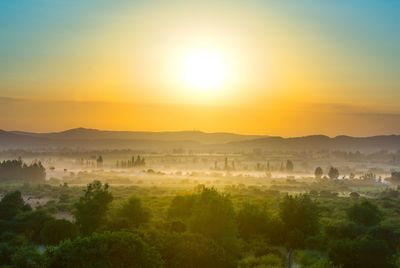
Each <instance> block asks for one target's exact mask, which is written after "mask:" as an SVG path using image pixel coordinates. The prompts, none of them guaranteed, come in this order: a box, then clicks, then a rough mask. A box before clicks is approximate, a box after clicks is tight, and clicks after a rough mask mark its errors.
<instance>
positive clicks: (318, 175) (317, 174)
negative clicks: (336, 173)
mask: <svg viewBox="0 0 400 268" xmlns="http://www.w3.org/2000/svg"><path fill="white" fill-rule="evenodd" d="M322 174H324V172H323V171H322V168H321V167H317V168H316V169H315V171H314V175H315V178H316V179H321V177H322Z"/></svg>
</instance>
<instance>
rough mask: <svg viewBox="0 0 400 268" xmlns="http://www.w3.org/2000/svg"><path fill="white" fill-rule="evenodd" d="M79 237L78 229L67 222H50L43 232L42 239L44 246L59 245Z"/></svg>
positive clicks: (41, 233)
mask: <svg viewBox="0 0 400 268" xmlns="http://www.w3.org/2000/svg"><path fill="white" fill-rule="evenodd" d="M77 235H78V229H77V227H76V226H75V225H74V224H73V223H71V222H69V221H67V220H63V219H62V220H53V221H48V222H47V223H46V224H45V225H44V227H43V229H42V231H41V232H40V237H41V240H42V243H43V244H44V245H58V243H60V242H61V241H64V240H66V239H74V238H76V237H77Z"/></svg>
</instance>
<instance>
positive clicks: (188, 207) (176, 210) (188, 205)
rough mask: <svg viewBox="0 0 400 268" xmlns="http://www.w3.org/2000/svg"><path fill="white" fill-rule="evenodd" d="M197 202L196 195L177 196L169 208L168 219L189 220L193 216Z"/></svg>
mask: <svg viewBox="0 0 400 268" xmlns="http://www.w3.org/2000/svg"><path fill="white" fill-rule="evenodd" d="M195 202H196V196H195V195H187V196H180V195H177V196H175V197H174V199H173V200H172V202H171V204H170V206H169V208H168V217H169V218H177V219H187V218H189V217H190V216H191V215H192V212H193V206H194V204H195Z"/></svg>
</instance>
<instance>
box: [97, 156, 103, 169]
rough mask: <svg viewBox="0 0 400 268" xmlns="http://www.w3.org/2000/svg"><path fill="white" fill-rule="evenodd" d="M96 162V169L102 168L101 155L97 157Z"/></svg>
mask: <svg viewBox="0 0 400 268" xmlns="http://www.w3.org/2000/svg"><path fill="white" fill-rule="evenodd" d="M96 162H97V167H102V166H103V157H102V156H101V155H99V157H98V158H97V160H96Z"/></svg>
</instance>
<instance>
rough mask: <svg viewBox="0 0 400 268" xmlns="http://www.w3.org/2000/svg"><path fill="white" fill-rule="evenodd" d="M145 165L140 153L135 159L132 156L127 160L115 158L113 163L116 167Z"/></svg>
mask: <svg viewBox="0 0 400 268" xmlns="http://www.w3.org/2000/svg"><path fill="white" fill-rule="evenodd" d="M145 165H146V160H145V159H144V157H143V156H142V157H141V156H140V155H138V156H137V157H136V159H135V157H134V156H132V158H131V159H129V160H117V163H116V164H115V166H116V167H117V168H132V167H144V166H145Z"/></svg>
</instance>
